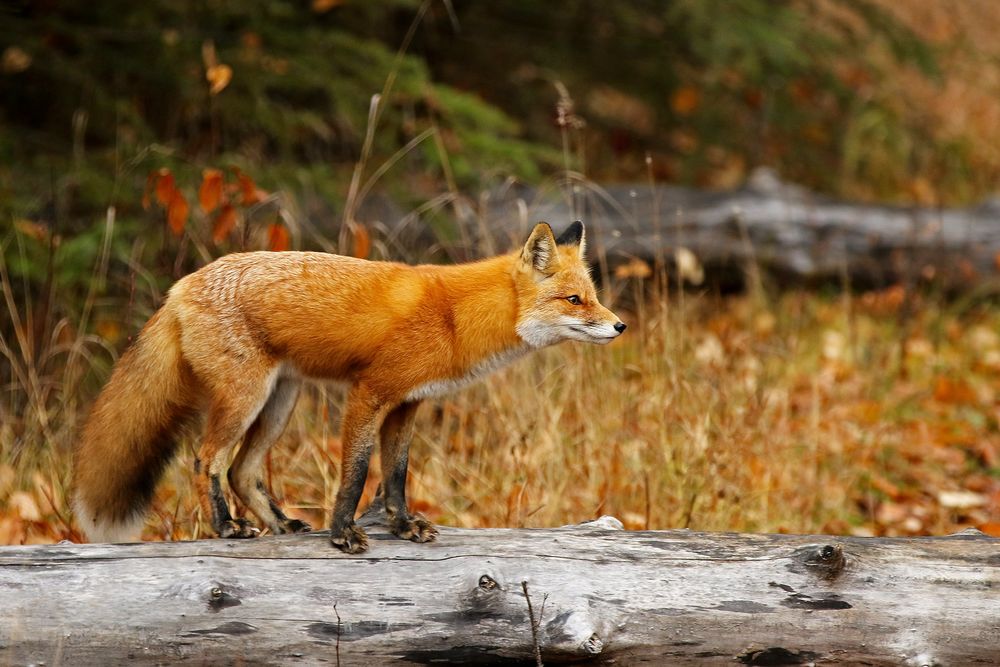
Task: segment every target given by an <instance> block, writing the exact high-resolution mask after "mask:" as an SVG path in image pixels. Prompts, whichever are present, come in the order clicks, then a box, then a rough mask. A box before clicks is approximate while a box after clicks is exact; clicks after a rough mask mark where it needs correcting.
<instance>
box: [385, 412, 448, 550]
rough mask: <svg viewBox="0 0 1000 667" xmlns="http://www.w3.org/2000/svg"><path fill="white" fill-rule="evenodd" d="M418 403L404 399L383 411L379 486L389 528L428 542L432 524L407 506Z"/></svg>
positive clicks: (433, 531) (432, 533)
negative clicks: (411, 446)
mask: <svg viewBox="0 0 1000 667" xmlns="http://www.w3.org/2000/svg"><path fill="white" fill-rule="evenodd" d="M418 406H419V403H403V404H401V405H399V406H397V407H396V408H395V409H393V410H392V412H390V413H389V414H388V415H386V418H385V421H383V422H382V429H381V433H380V437H379V441H380V446H381V448H382V480H383V481H382V486H383V490H384V492H385V511H386V515H387V517H388V519H389V530H390V531H392V533H393V534H394V535H396V536H397V537H400V538H402V539H404V540H411V541H413V542H431V541H433V540H434V539H436V538H437V535H438V532H437V529H435V528H434V525H433V524H432V523H431V522H430V521H428V520H427V519H425V518H424V517H423V516H421V515H419V514H410V512H409V511H408V510H407V507H406V470H407V465H408V462H409V449H410V441H411V440H412V439H413V421H414V417H416V414H417V407H418Z"/></svg>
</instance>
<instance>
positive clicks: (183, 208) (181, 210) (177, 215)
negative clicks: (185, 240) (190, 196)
mask: <svg viewBox="0 0 1000 667" xmlns="http://www.w3.org/2000/svg"><path fill="white" fill-rule="evenodd" d="M190 210H191V209H190V207H189V206H188V203H187V199H185V198H184V195H182V194H181V192H180V190H174V194H173V197H171V199H170V204H169V205H168V206H167V224H168V225H169V226H170V231H172V232H173V233H174V236H180V235H182V234H183V233H184V227H185V226H186V225H187V219H188V213H189V212H190Z"/></svg>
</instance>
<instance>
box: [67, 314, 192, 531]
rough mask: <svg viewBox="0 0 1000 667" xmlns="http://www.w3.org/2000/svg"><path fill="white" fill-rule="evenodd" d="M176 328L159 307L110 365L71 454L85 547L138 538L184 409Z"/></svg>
mask: <svg viewBox="0 0 1000 667" xmlns="http://www.w3.org/2000/svg"><path fill="white" fill-rule="evenodd" d="M191 392H192V376H191V371H190V368H189V366H188V364H187V363H186V362H185V361H184V358H183V356H182V354H181V346H180V323H179V322H178V321H177V318H176V316H175V315H174V314H173V311H172V308H171V307H170V302H169V300H168V302H167V303H166V305H164V307H163V308H161V309H160V310H159V311H158V312H157V313H156V314H155V315H153V317H152V318H151V319H150V320H149V322H148V323H147V324H146V326H145V327H143V330H142V332H141V333H140V334H139V338H138V340H137V341H136V342H135V343H134V344H133V345H132V346H131V347H130V348H129V349H128V350H127V351H126V352H125V354H124V355H122V357H121V359H119V360H118V363H117V364H116V365H115V369H114V371H113V372H112V374H111V379H110V380H109V381H108V383H107V385H106V386H105V387H104V390H103V391H101V394H100V396H98V398H97V402H96V403H95V404H94V407H93V409H92V411H91V413H90V416H89V417H88V418H87V422H86V424H85V425H84V427H83V432H82V435H81V438H80V441H79V444H78V446H77V448H76V451H75V453H74V462H73V463H74V478H75V491H76V497H75V499H74V510H75V512H76V517H77V521H78V522H79V525H80V527H81V528H83V531H84V532H85V533H86V534H87V537H88V538H89V539H90V541H92V542H128V541H135V540H138V539H139V534H140V533H141V531H142V524H143V519H144V516H145V513H146V508H147V506H148V505H149V502H150V500H151V499H152V497H153V490H154V488H155V486H156V482H157V481H158V480H159V478H160V475H161V474H162V473H163V469H164V468H165V467H166V465H167V463H169V462H170V459H171V458H173V455H174V450H175V448H176V439H175V435H176V430H177V428H178V426H179V425H180V422H181V421H182V419H183V418H184V417H185V416H186V414H187V413H188V412H189V411H190V410H191V403H192V397H191Z"/></svg>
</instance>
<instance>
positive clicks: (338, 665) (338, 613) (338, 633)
mask: <svg viewBox="0 0 1000 667" xmlns="http://www.w3.org/2000/svg"><path fill="white" fill-rule="evenodd" d="M333 613H334V614H336V616H337V647H336V655H337V667H340V612H338V611H337V603H336V602H334V603H333Z"/></svg>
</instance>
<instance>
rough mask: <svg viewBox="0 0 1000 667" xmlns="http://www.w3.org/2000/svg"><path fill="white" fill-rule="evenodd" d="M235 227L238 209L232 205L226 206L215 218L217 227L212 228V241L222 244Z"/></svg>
mask: <svg viewBox="0 0 1000 667" xmlns="http://www.w3.org/2000/svg"><path fill="white" fill-rule="evenodd" d="M235 226H236V209H234V208H233V207H232V206H231V205H230V204H226V205H225V206H223V207H222V210H221V211H219V215H217V216H216V218H215V226H214V227H212V240H213V241H215V242H216V243H222V242H223V241H225V240H226V237H227V236H229V232H231V231H233V227H235Z"/></svg>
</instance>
